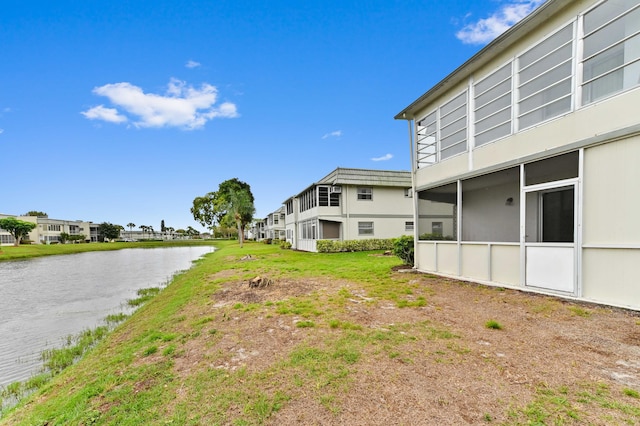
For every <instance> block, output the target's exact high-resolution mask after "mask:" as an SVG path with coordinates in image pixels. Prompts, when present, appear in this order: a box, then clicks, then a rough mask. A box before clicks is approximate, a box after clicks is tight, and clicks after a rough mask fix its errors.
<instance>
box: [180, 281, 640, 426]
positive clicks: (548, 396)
mask: <svg viewBox="0 0 640 426" xmlns="http://www.w3.org/2000/svg"><path fill="white" fill-rule="evenodd" d="M394 276H397V277H398V279H399V278H400V277H402V279H404V280H406V277H407V274H406V273H404V274H403V273H401V272H394ZM215 278H217V279H219V278H220V277H219V276H218V277H215ZM409 284H411V285H413V286H415V288H416V291H415V293H414V295H413V296H414V297H419V296H422V297H424V299H425V300H426V303H424V304H422V306H414V307H407V308H400V307H398V306H397V304H396V303H393V302H391V301H388V300H383V299H378V298H376V297H374V296H372V295H370V294H368V293H367V290H366V289H365V288H364V287H361V286H358V285H357V284H354V283H349V282H340V281H335V280H324V279H314V280H313V281H293V280H291V281H288V280H280V281H278V282H276V283H275V284H274V285H272V286H269V287H268V288H264V289H251V288H249V287H248V286H247V285H246V283H245V282H238V281H233V280H231V281H229V282H227V283H226V284H225V285H224V286H223V288H222V289H221V290H219V291H218V292H216V293H215V294H214V295H213V296H212V301H211V307H210V309H212V310H215V309H225V308H229V307H231V306H234V305H236V304H245V305H246V304H251V303H254V304H258V303H264V302H265V301H267V300H269V301H274V302H275V303H277V302H278V301H285V300H288V299H289V298H292V297H296V296H305V295H312V296H313V297H315V298H317V299H319V300H320V301H321V302H322V300H327V301H329V300H333V297H334V296H335V295H336V294H338V293H339V292H343V293H344V292H345V291H346V292H347V293H348V294H349V296H348V297H347V298H346V299H345V306H344V309H343V310H341V311H340V312H339V313H336V314H334V316H335V317H336V321H338V320H339V321H344V323H346V324H351V325H352V326H353V327H354V329H358V330H360V331H361V332H363V333H370V334H369V335H370V336H373V337H371V339H370V341H373V343H370V344H364V345H362V347H361V351H362V353H361V355H360V356H359V357H358V361H357V362H354V363H352V364H350V365H349V366H348V371H349V373H348V378H346V379H344V381H339V380H338V379H336V382H338V383H339V384H338V385H337V387H336V386H334V387H329V386H327V384H326V383H324V382H322V380H321V378H318V377H316V376H314V377H316V379H317V380H318V382H317V383H316V384H315V385H316V386H315V389H314V387H313V386H308V385H309V383H306V382H305V383H306V385H304V386H303V385H300V386H299V387H298V388H297V387H296V386H294V385H291V383H296V381H297V380H299V381H304V380H308V378H307V379H305V378H304V377H302V376H300V377H298V376H296V375H294V376H295V377H292V373H291V372H290V370H289V369H284V370H283V371H282V372H281V373H279V372H278V368H277V365H276V364H277V362H276V361H275V360H282V359H286V358H287V357H288V356H289V354H290V353H291V352H292V351H294V350H295V348H296V347H299V345H302V344H307V345H315V346H319V347H321V346H322V345H329V344H330V343H327V342H331V341H332V339H334V340H336V339H338V337H337V335H336V337H335V338H333V337H332V333H335V330H333V329H332V328H331V327H327V326H326V325H325V326H314V327H308V328H306V327H299V326H297V323H298V322H300V321H304V320H305V318H302V317H299V316H296V315H260V314H258V315H256V313H255V312H243V311H242V310H236V311H232V312H233V313H232V314H230V316H229V317H226V314H225V318H226V321H217V320H216V323H215V324H214V325H215V327H216V329H217V330H219V331H220V332H221V335H222V336H224V337H223V338H221V339H220V340H218V341H216V342H215V344H211V343H207V342H206V341H205V340H198V339H196V340H193V341H192V342H190V345H191V346H190V347H189V349H188V350H187V351H186V353H185V354H184V355H183V356H182V357H180V358H178V359H177V362H176V366H175V368H176V369H177V370H178V371H182V372H183V374H185V375H187V374H190V373H191V370H192V369H194V368H201V367H202V363H203V362H205V361H204V360H205V359H208V360H209V361H206V362H208V364H207V366H208V368H216V369H224V370H228V371H236V370H237V369H240V368H244V369H247V371H248V373H249V374H252V373H259V372H265V371H268V373H265V374H270V375H271V376H272V377H271V379H270V380H272V383H273V388H274V389H273V391H274V392H275V390H276V389H277V390H283V389H284V390H286V391H287V393H289V394H290V395H292V396H291V397H290V399H288V400H287V402H286V403H285V404H283V405H282V408H280V409H279V410H277V411H276V412H274V413H273V414H272V415H271V416H270V417H268V418H267V419H266V420H265V424H273V425H283V424H305V425H313V424H317V425H460V424H597V425H600V424H601V425H610V424H640V399H639V398H638V396H639V394H638V392H640V347H639V346H638V344H639V343H640V321H639V317H638V315H637V313H635V312H631V311H625V310H621V309H613V308H607V307H602V306H595V305H587V304H578V303H572V302H568V301H563V300H560V299H556V298H553V297H547V296H541V295H533V294H529V293H522V292H518V291H514V290H504V289H497V288H490V287H485V286H480V285H475V284H469V283H463V282H459V281H455V280H449V279H445V278H438V277H432V276H429V275H425V274H416V273H411V274H410V277H409ZM190 314H191V315H201V314H202V313H197V312H191V313H190ZM490 320H493V321H495V322H497V323H498V324H499V325H500V326H501V328H500V329H493V328H488V327H487V325H486V324H487V322H488V321H490ZM377 331H379V332H387V331H391V332H393V333H394V334H393V336H395V337H393V339H394V340H393V341H389V342H385V341H384V339H386V338H387V337H380V341H376V340H375V339H376V338H377V337H376V334H375V333H376V332H377ZM388 335H389V336H390V335H391V333H389V334H388ZM380 336H383V335H382V334H380ZM384 336H386V335H384ZM207 353H208V354H213V353H216V354H223V356H216V357H213V356H211V357H207V356H206V354H207ZM213 358H215V361H213V362H212V361H210V359H213ZM345 374H346V373H345ZM323 380H324V379H323ZM309 389H311V390H309ZM329 389H333V391H332V390H329ZM266 391H269V390H268V389H267V390H266ZM230 418H233V413H230Z"/></svg>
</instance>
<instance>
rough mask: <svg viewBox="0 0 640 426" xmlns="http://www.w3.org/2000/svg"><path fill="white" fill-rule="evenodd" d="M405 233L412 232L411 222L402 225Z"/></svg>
mask: <svg viewBox="0 0 640 426" xmlns="http://www.w3.org/2000/svg"><path fill="white" fill-rule="evenodd" d="M404 230H405V231H413V221H411V222H405V223H404Z"/></svg>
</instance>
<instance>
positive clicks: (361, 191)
mask: <svg viewBox="0 0 640 426" xmlns="http://www.w3.org/2000/svg"><path fill="white" fill-rule="evenodd" d="M372 199H373V188H358V200H372Z"/></svg>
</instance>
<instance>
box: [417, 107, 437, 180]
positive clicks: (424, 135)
mask: <svg viewBox="0 0 640 426" xmlns="http://www.w3.org/2000/svg"><path fill="white" fill-rule="evenodd" d="M436 121H437V120H436V113H435V111H434V112H432V113H431V114H429V115H427V116H426V117H424V118H423V119H422V120H419V121H417V122H416V129H417V135H416V154H417V155H416V161H417V167H418V168H421V167H424V166H428V165H429V164H433V163H436V162H438V157H437V154H438V144H437V143H438V135H437V123H436Z"/></svg>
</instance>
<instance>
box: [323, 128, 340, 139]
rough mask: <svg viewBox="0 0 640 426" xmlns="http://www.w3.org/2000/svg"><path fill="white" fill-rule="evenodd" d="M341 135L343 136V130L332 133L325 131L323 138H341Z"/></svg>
mask: <svg viewBox="0 0 640 426" xmlns="http://www.w3.org/2000/svg"><path fill="white" fill-rule="evenodd" d="M340 136H342V130H335V131H333V132H331V133H325V134H324V135H323V136H322V139H329V138H339V137H340Z"/></svg>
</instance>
